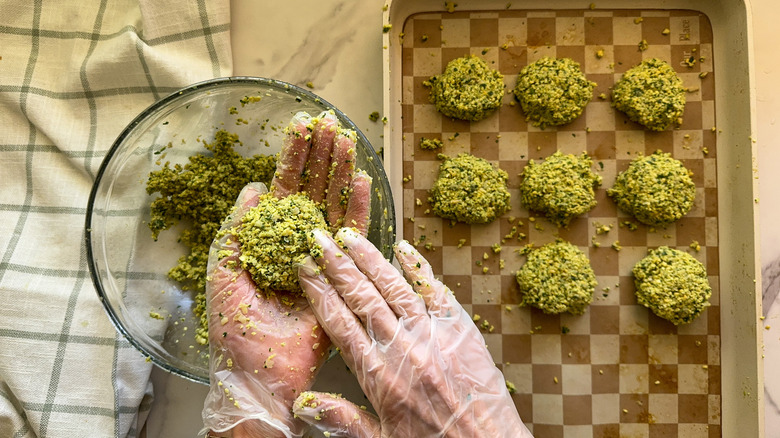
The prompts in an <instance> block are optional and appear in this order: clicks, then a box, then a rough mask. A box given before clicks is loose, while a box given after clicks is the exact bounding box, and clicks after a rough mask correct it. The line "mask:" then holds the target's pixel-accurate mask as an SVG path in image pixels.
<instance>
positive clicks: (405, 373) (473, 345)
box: [293, 228, 531, 438]
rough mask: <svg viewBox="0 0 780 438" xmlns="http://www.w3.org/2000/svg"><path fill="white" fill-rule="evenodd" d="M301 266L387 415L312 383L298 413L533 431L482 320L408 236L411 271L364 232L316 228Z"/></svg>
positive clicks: (402, 247) (337, 340) (384, 427)
mask: <svg viewBox="0 0 780 438" xmlns="http://www.w3.org/2000/svg"><path fill="white" fill-rule="evenodd" d="M313 239H314V240H315V242H316V243H315V244H314V245H313V247H314V249H313V250H312V251H313V252H314V253H317V254H318V257H317V258H316V263H315V260H313V259H311V258H309V259H307V260H306V261H305V262H304V264H303V266H302V267H301V268H300V273H299V277H300V282H301V286H302V287H303V289H304V291H305V292H306V296H307V298H308V299H309V302H310V304H311V306H312V309H313V310H314V314H315V315H316V316H317V319H318V320H319V321H320V322H321V324H322V327H323V329H324V330H325V332H326V333H327V334H328V336H329V337H330V339H331V340H332V341H333V343H334V345H336V346H337V347H338V348H339V349H340V350H341V354H342V356H343V358H344V361H345V363H346V364H347V366H349V368H350V369H351V370H353V371H354V373H355V375H356V377H357V379H358V382H359V383H360V386H361V388H362V389H363V391H364V392H365V394H366V396H367V397H368V399H369V401H370V402H371V404H372V405H373V406H374V408H375V409H376V412H377V414H378V418H376V417H374V416H373V415H371V414H369V413H367V412H365V411H364V410H361V409H360V408H358V407H356V406H355V405H354V404H352V403H350V402H348V401H346V400H344V399H341V398H339V397H338V396H335V395H332V394H323V393H315V392H305V393H303V394H301V395H300V396H299V397H298V399H297V400H296V401H295V404H294V408H293V410H294V412H295V414H296V415H297V416H299V417H300V418H302V419H303V420H305V421H306V422H309V423H311V424H313V425H314V426H316V427H317V428H319V429H321V430H323V431H326V432H328V433H329V434H330V436H346V437H353V438H364V437H365V438H367V437H378V436H381V437H412V436H414V437H433V436H448V437H490V438H496V437H530V436H531V434H530V432H529V431H528V429H527V428H526V427H525V426H524V425H523V423H522V421H521V419H520V416H519V415H518V413H517V410H516V409H515V406H514V403H513V402H512V399H511V397H510V395H509V392H508V391H507V389H506V384H505V380H504V377H503V375H502V374H501V372H500V371H499V370H498V369H497V368H496V366H495V364H494V363H493V359H492V357H491V356H490V353H489V352H488V351H487V348H486V347H485V341H484V339H483V337H482V335H481V334H480V332H479V330H478V329H477V327H476V326H475V325H474V323H473V321H472V320H471V318H470V317H469V315H468V314H467V313H466V312H465V310H464V309H463V308H462V307H461V305H460V304H459V303H458V302H457V300H456V299H455V297H454V295H453V294H452V292H451V291H450V290H449V289H448V288H447V287H446V286H445V285H444V284H442V283H441V282H440V281H438V280H437V279H436V278H435V277H434V275H433V271H432V269H431V266H430V265H429V264H428V262H427V261H426V260H425V259H424V258H423V257H422V256H421V255H420V254H419V252H417V250H415V249H414V248H413V247H412V246H411V245H410V244H409V243H408V242H405V241H401V242H399V243H398V244H397V245H396V246H395V248H394V251H395V256H396V258H397V259H398V262H399V263H400V265H401V267H402V270H403V276H402V275H401V273H400V272H399V271H398V270H397V269H396V268H394V267H393V266H392V265H391V264H390V262H388V261H387V260H386V259H384V257H383V256H382V254H381V253H380V252H379V251H378V250H377V249H376V248H375V247H374V246H373V245H372V244H371V243H370V242H369V241H368V240H366V239H365V238H364V237H363V236H361V235H360V233H359V232H357V231H355V230H352V229H346V228H344V229H341V230H339V232H338V233H337V234H336V235H335V238H332V237H330V236H329V235H328V234H327V233H325V232H323V231H321V230H315V231H314V232H313Z"/></svg>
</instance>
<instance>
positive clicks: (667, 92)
mask: <svg viewBox="0 0 780 438" xmlns="http://www.w3.org/2000/svg"><path fill="white" fill-rule="evenodd" d="M612 106H613V107H615V109H617V110H619V111H622V112H624V113H625V114H626V115H627V116H628V118H629V119H631V120H633V121H634V122H637V123H639V124H641V125H644V126H645V127H646V128H647V129H650V130H652V131H663V130H665V129H666V128H668V127H670V126H672V125H673V124H679V123H681V122H682V114H683V110H684V109H685V87H683V84H682V80H681V79H680V77H679V76H677V73H676V72H675V71H674V69H673V68H672V67H671V66H670V65H669V64H667V63H666V62H664V61H662V60H660V59H658V58H651V59H646V60H644V61H642V63H641V64H639V65H637V66H636V67H634V68H632V69H630V70H628V71H627V72H625V73H624V74H623V77H622V78H621V79H620V80H619V81H618V82H617V83H616V84H615V86H614V87H613V88H612Z"/></svg>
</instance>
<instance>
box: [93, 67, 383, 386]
mask: <svg viewBox="0 0 780 438" xmlns="http://www.w3.org/2000/svg"><path fill="white" fill-rule="evenodd" d="M301 114H304V115H307V116H310V117H311V123H317V121H318V120H320V119H322V118H323V117H328V118H331V119H332V118H334V117H335V120H336V121H337V123H338V128H339V129H340V130H343V131H344V132H349V133H350V135H351V138H353V139H354V143H355V146H354V148H355V165H354V168H355V171H356V172H357V171H362V172H365V173H366V174H367V175H368V176H369V177H370V179H371V181H372V183H371V201H370V204H371V205H370V218H369V221H370V222H369V223H370V225H369V227H368V238H369V240H370V241H371V242H372V243H373V244H374V245H376V246H377V248H379V249H380V251H381V252H382V253H383V254H384V255H385V257H386V258H388V259H389V258H391V257H392V245H393V243H394V242H395V230H394V228H393V227H394V224H395V211H394V206H393V199H392V194H391V192H390V186H389V183H388V180H387V176H386V174H385V171H384V167H383V165H382V162H381V159H380V158H379V156H378V155H377V153H376V152H375V151H374V148H373V147H372V146H371V144H370V143H369V142H368V140H367V139H366V137H365V135H363V133H362V132H361V131H360V130H359V129H358V128H357V126H356V125H355V124H354V123H353V122H352V121H351V120H350V119H349V118H348V117H347V116H346V115H345V114H344V113H342V112H341V111H339V110H338V109H337V108H335V107H333V105H331V104H330V103H328V102H327V101H325V100H323V99H322V98H320V97H318V96H317V95H315V94H313V93H311V92H310V91H308V90H305V89H302V88H300V87H297V86H294V85H291V84H288V83H285V82H282V81H277V80H273V79H266V78H256V77H229V78H218V79H213V80H208V81H204V82H199V83H196V84H193V85H190V86H188V87H186V88H183V89H181V90H179V91H176V92H174V93H172V94H170V95H168V96H167V97H164V98H162V99H161V100H159V101H157V102H155V103H154V104H152V105H151V106H150V107H148V108H147V109H146V110H144V111H143V112H142V113H141V114H139V115H138V116H137V117H136V118H135V119H133V120H132V121H131V122H130V123H129V124H128V126H127V127H126V128H125V129H124V131H122V133H120V134H119V136H118V137H117V139H116V141H115V142H114V144H113V145H112V146H111V148H110V150H109V151H108V153H107V155H106V157H105V158H104V160H103V163H102V164H101V167H100V169H99V171H98V174H97V177H96V178H95V182H94V184H93V187H92V192H91V193H90V197H89V202H88V205H87V214H86V221H85V226H86V234H85V236H86V247H87V262H88V266H89V269H90V273H91V276H92V280H93V283H94V284H95V289H96V292H97V294H98V296H99V298H100V300H101V301H102V302H103V305H104V307H105V310H106V313H107V314H108V316H109V319H111V321H112V323H113V324H114V326H115V327H116V329H117V331H119V332H120V333H121V334H122V335H123V336H124V337H125V338H126V339H127V340H128V341H129V343H130V344H132V345H133V346H134V347H135V348H137V349H138V350H139V351H140V352H141V353H142V354H144V355H145V356H147V357H148V358H149V359H150V360H151V361H152V362H153V363H155V364H156V365H158V366H159V367H161V368H163V369H165V370H167V371H169V372H172V373H174V374H177V375H179V376H181V377H184V378H186V379H189V380H192V381H195V382H199V383H203V384H207V383H208V352H209V348H208V343H207V339H208V337H207V332H205V331H204V330H207V326H204V323H203V321H204V319H203V315H204V314H205V299H204V294H203V292H204V288H205V283H206V280H207V275H206V271H205V269H206V262H207V259H208V250H209V246H210V245H211V242H212V241H213V239H214V237H216V234H217V232H218V230H219V228H220V225H221V224H222V221H223V220H224V219H225V217H226V216H227V215H228V214H229V213H230V210H231V208H232V207H233V205H234V203H235V201H236V197H237V196H238V194H239V192H240V191H241V189H242V188H243V187H244V186H245V185H246V184H247V183H249V182H263V183H265V184H266V185H268V184H269V182H270V180H271V178H272V177H273V175H274V172H275V170H276V158H277V154H278V152H279V151H280V150H281V147H282V143H283V140H284V138H285V135H286V131H287V129H286V128H287V127H288V125H289V124H290V122H291V120H292V119H293V117H297V116H300V115H301Z"/></svg>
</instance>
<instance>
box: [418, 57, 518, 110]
mask: <svg viewBox="0 0 780 438" xmlns="http://www.w3.org/2000/svg"><path fill="white" fill-rule="evenodd" d="M423 84H424V85H426V86H428V87H430V88H431V95H430V100H431V103H433V104H434V105H436V109H437V110H438V111H439V112H441V113H442V114H444V115H445V116H448V117H452V118H454V119H461V120H470V121H473V122H476V121H478V120H482V119H484V118H485V117H487V116H489V115H490V114H492V113H493V111H495V110H496V109H497V108H498V107H500V106H501V100H502V99H503V97H504V76H503V75H502V74H501V73H499V72H498V70H495V69H492V68H490V67H488V65H487V64H486V63H485V61H483V60H482V59H480V58H478V57H476V56H474V55H467V56H463V57H460V58H456V59H453V60H452V61H450V62H449V63H447V67H446V68H445V69H444V73H442V74H440V75H438V76H433V77H432V78H430V79H429V80H427V81H425V82H424V83H423Z"/></svg>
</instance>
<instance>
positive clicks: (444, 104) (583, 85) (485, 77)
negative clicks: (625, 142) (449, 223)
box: [424, 55, 685, 131]
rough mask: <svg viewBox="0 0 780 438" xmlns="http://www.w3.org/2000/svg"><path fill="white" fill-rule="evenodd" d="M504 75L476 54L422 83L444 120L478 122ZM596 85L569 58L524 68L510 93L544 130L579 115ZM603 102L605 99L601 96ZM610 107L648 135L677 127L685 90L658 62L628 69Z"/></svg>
mask: <svg viewBox="0 0 780 438" xmlns="http://www.w3.org/2000/svg"><path fill="white" fill-rule="evenodd" d="M503 79H504V77H503V75H502V74H501V73H500V72H498V71H497V70H495V69H493V68H490V67H489V66H488V65H487V64H486V63H485V61H483V60H482V59H480V58H479V57H477V56H475V55H467V56H463V57H460V58H456V59H453V60H452V61H450V62H449V63H448V64H447V66H446V67H445V69H444V72H443V73H442V74H440V75H437V76H433V77H431V78H430V79H429V80H427V81H425V82H424V85H426V86H428V87H429V88H430V100H431V102H432V103H433V104H434V105H435V106H436V109H437V110H438V111H439V112H441V113H442V114H444V115H445V116H447V117H452V118H455V119H460V120H468V121H478V120H482V119H484V118H485V117H487V116H489V115H490V114H492V113H493V112H494V111H495V110H496V109H498V108H499V107H500V106H501V103H502V100H503V95H504V88H505V85H504V81H503ZM595 86H596V83H594V82H592V81H590V80H588V79H587V78H586V77H585V74H584V73H583V72H582V70H581V69H580V65H579V63H577V62H576V61H574V60H572V59H570V58H550V57H544V58H541V59H539V60H538V61H536V62H533V63H531V64H529V65H527V66H526V67H524V68H523V69H522V70H521V71H520V73H519V74H518V76H517V82H516V84H515V86H514V88H513V90H512V92H513V94H514V95H515V98H516V99H517V101H518V102H519V103H520V106H521V108H522V110H523V113H524V114H525V116H526V119H527V121H529V122H531V124H533V125H534V126H537V127H540V128H542V129H544V128H545V127H547V126H560V125H565V124H567V123H570V122H572V121H573V120H574V119H576V118H577V117H579V116H580V115H581V114H582V112H583V110H584V109H585V106H586V105H587V104H588V102H590V101H591V99H592V98H593V89H594V88H595ZM603 97H604V98H606V96H603ZM612 106H613V107H614V108H615V109H617V110H619V111H622V112H623V113H625V114H626V115H627V116H628V118H629V119H631V120H632V121H634V122H636V123H639V124H641V125H643V126H644V127H646V128H647V129H650V130H652V131H663V130H665V129H667V128H669V127H670V126H673V125H675V124H677V125H679V124H680V123H682V114H683V110H684V108H685V87H683V85H682V80H681V79H680V77H679V76H678V75H677V73H676V72H675V71H674V69H673V68H672V67H671V66H670V65H669V64H667V63H666V62H664V61H663V60H660V59H657V58H651V59H646V60H644V61H642V62H641V63H640V64H639V65H637V66H635V67H633V68H631V69H629V70H628V71H626V72H625V73H624V74H623V77H622V78H621V79H620V80H619V81H618V82H617V83H616V84H615V85H614V87H613V88H612Z"/></svg>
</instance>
